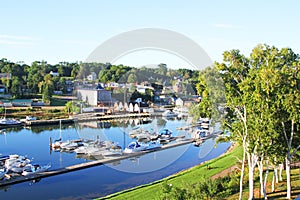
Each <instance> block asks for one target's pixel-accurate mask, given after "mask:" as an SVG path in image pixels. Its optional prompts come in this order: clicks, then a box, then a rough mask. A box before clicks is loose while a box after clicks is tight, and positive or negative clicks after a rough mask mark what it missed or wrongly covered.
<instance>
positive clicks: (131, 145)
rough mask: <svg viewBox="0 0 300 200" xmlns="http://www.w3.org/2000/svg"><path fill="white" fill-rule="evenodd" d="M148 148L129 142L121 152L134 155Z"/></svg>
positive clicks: (144, 145)
mask: <svg viewBox="0 0 300 200" xmlns="http://www.w3.org/2000/svg"><path fill="white" fill-rule="evenodd" d="M147 148H148V145H146V144H142V143H139V142H130V143H129V145H128V147H126V148H125V149H124V151H123V153H136V152H140V151H143V150H146V149H147Z"/></svg>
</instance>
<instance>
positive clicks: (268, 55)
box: [216, 45, 300, 199]
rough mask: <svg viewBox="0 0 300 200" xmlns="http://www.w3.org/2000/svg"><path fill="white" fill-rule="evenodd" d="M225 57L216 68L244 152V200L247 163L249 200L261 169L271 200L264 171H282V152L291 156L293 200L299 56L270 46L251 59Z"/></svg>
mask: <svg viewBox="0 0 300 200" xmlns="http://www.w3.org/2000/svg"><path fill="white" fill-rule="evenodd" d="M223 55H224V63H221V64H220V63H216V67H217V68H218V69H219V70H220V72H221V76H222V78H223V80H224V83H225V88H226V100H227V103H226V106H227V115H226V118H225V124H226V125H227V127H228V128H229V129H230V131H231V137H233V138H235V139H236V140H238V141H240V143H242V145H243V149H244V156H243V161H242V164H243V165H242V173H241V179H240V199H241V194H242V179H243V174H244V160H245V158H246V157H247V160H248V168H249V199H253V198H254V196H253V192H254V188H253V187H254V186H253V178H254V169H255V167H256V164H257V165H258V167H259V171H260V182H261V191H263V194H264V196H265V198H266V180H267V179H266V177H267V175H268V170H267V171H266V174H265V179H263V173H264V171H263V169H264V165H265V164H266V165H267V169H268V168H269V164H270V163H273V164H275V165H276V164H277V163H278V161H280V160H282V155H283V154H282V152H287V153H286V172H287V198H290V193H291V189H290V178H289V177H290V174H289V164H290V161H291V159H292V157H293V155H294V154H295V152H296V151H297V150H298V148H300V145H298V144H299V141H298V139H300V138H299V136H298V134H295V133H296V132H297V131H298V128H297V127H298V125H299V114H300V113H299V107H300V106H299V105H300V103H299V99H300V96H299V93H300V92H299V91H300V87H299V85H300V81H299V80H300V79H299V77H300V76H299V59H298V56H297V55H295V54H294V53H293V52H292V51H291V50H290V49H281V50H278V49H277V48H275V47H270V46H268V45H258V46H257V47H255V48H254V49H253V50H252V53H251V55H250V57H249V58H246V57H245V56H243V55H241V54H240V53H239V51H238V50H232V51H230V52H225V53H224V54H223ZM287 127H288V128H287ZM282 133H283V134H282ZM295 136H297V137H296V138H295ZM295 139H296V140H297V142H295V141H294V140H295ZM284 144H287V145H284Z"/></svg>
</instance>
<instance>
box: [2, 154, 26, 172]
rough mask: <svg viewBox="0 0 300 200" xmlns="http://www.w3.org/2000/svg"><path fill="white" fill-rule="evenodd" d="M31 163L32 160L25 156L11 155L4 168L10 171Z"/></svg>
mask: <svg viewBox="0 0 300 200" xmlns="http://www.w3.org/2000/svg"><path fill="white" fill-rule="evenodd" d="M29 163H30V159H28V158H26V157H25V156H20V155H17V154H12V155H9V158H8V159H6V160H5V163H4V166H5V168H6V169H8V170H10V169H11V168H13V167H21V166H25V165H26V164H29Z"/></svg>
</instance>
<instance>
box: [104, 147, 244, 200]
mask: <svg viewBox="0 0 300 200" xmlns="http://www.w3.org/2000/svg"><path fill="white" fill-rule="evenodd" d="M241 157H242V148H241V147H236V148H234V149H233V150H232V151H230V152H227V153H226V154H224V155H222V156H220V157H218V158H216V159H213V160H211V161H208V162H206V163H203V164H201V165H198V166H195V167H193V168H190V169H188V170H185V171H182V172H179V173H177V174H174V175H172V176H169V177H167V178H165V179H162V180H159V181H156V182H153V183H150V184H146V185H142V186H138V187H135V188H132V189H129V190H124V191H121V192H118V193H115V194H112V195H109V196H107V197H103V198H102V199H158V197H159V193H160V190H161V185H162V183H163V182H164V181H167V182H168V184H172V185H173V186H177V187H185V185H186V184H189V185H192V184H195V183H197V182H198V181H199V179H201V178H203V177H204V178H210V177H212V176H213V175H215V174H218V173H220V172H222V171H223V170H225V169H228V168H230V167H231V166H233V165H235V164H236V163H237V162H238V158H239V159H241Z"/></svg>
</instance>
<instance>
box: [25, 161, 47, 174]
mask: <svg viewBox="0 0 300 200" xmlns="http://www.w3.org/2000/svg"><path fill="white" fill-rule="evenodd" d="M50 167H51V165H50V164H48V165H44V166H40V165H31V167H30V169H25V170H24V171H23V172H22V175H23V176H28V175H33V174H38V173H41V172H45V171H48V169H49V168H50Z"/></svg>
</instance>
